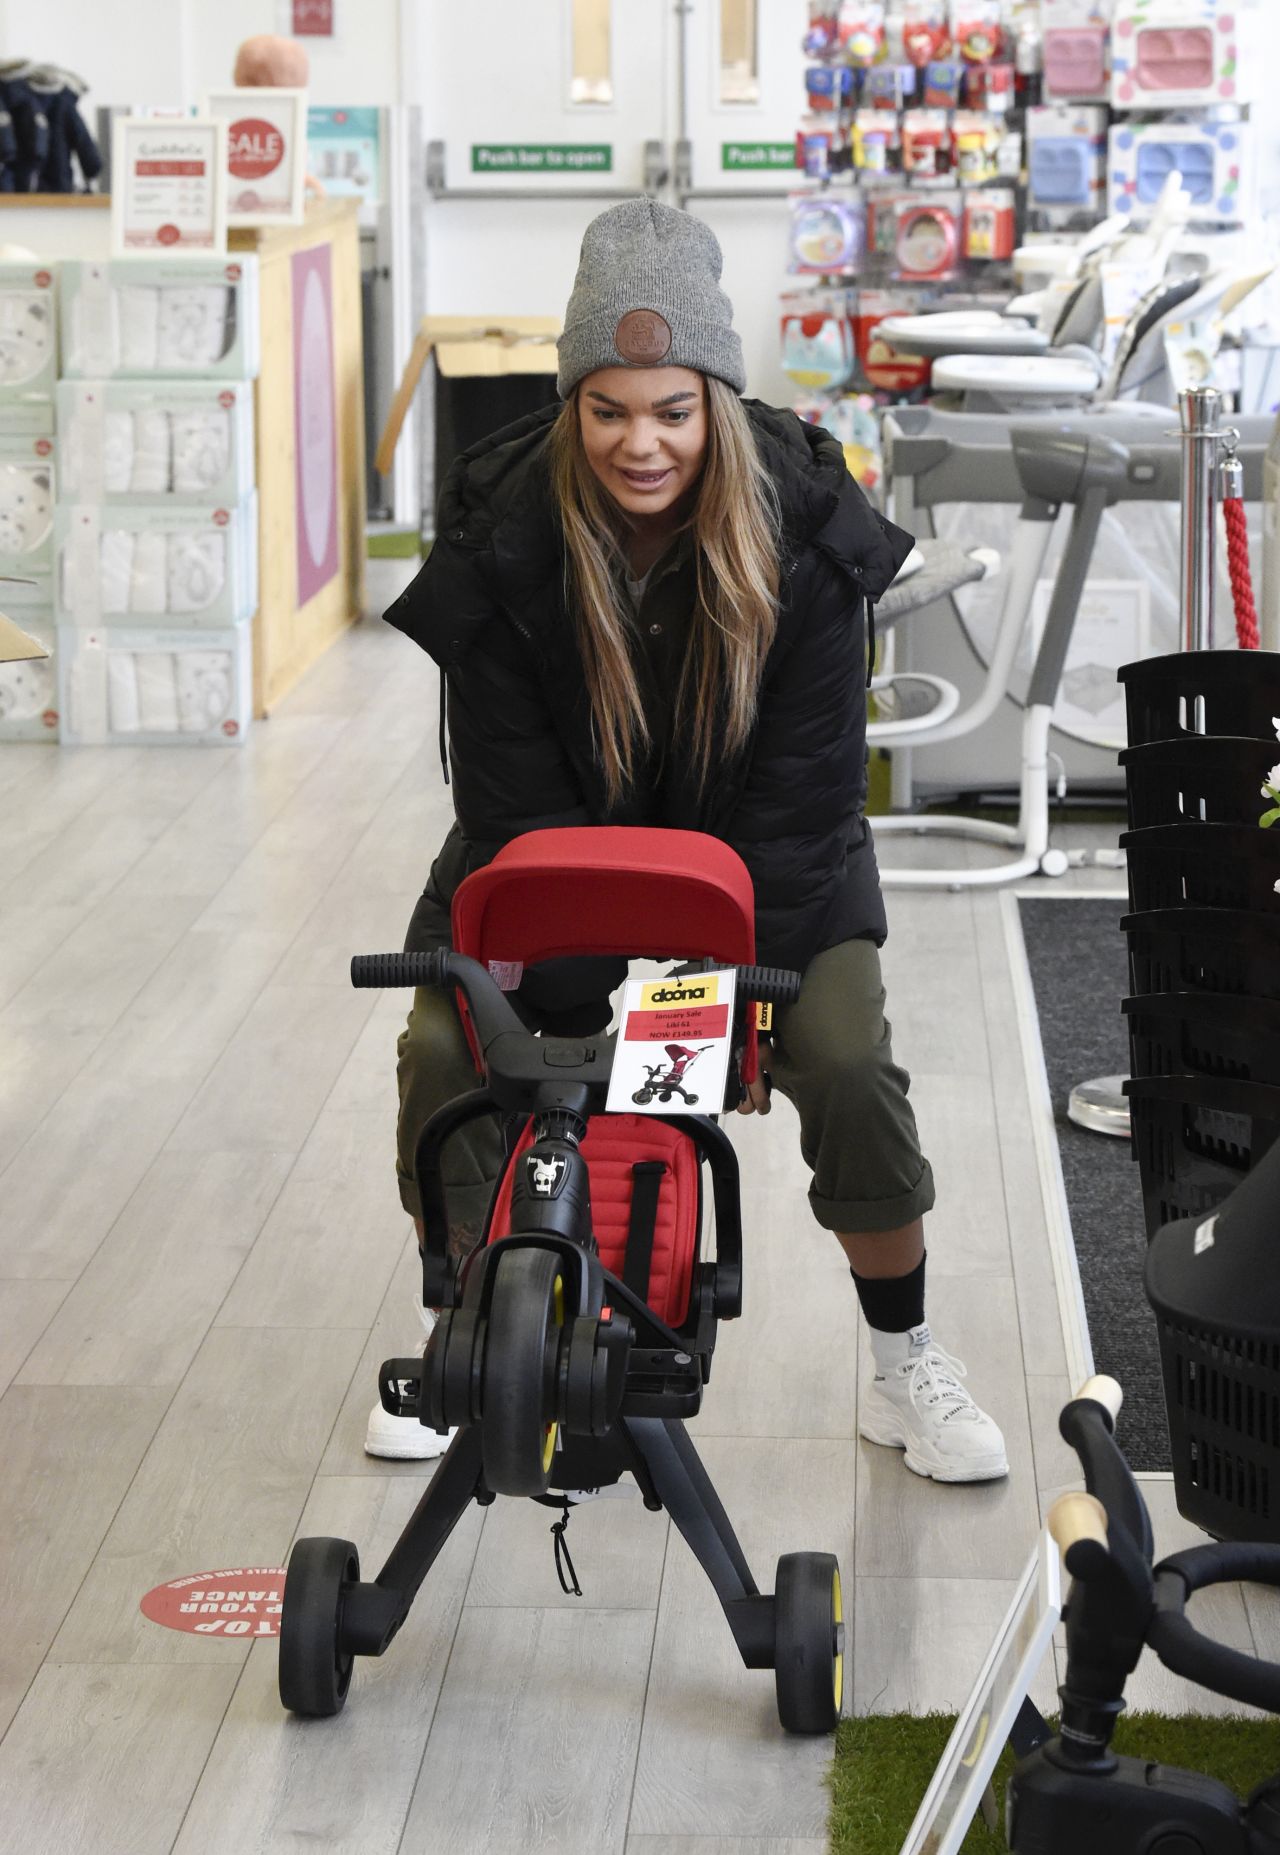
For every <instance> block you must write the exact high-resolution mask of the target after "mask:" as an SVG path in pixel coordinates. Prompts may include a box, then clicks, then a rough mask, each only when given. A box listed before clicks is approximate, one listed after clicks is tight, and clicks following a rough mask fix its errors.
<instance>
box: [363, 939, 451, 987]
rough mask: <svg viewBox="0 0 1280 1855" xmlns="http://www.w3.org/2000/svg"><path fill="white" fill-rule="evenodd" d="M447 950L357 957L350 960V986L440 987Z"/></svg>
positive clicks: (442, 982)
mask: <svg viewBox="0 0 1280 1855" xmlns="http://www.w3.org/2000/svg"><path fill="white" fill-rule="evenodd" d="M448 959H449V951H448V949H447V948H443V949H440V950H437V951H436V952H434V953H357V954H353V955H352V959H351V983H352V985H353V986H357V987H361V988H364V987H372V986H404V985H443V984H444V983H445V980H446V976H447V970H448V969H447V961H448Z"/></svg>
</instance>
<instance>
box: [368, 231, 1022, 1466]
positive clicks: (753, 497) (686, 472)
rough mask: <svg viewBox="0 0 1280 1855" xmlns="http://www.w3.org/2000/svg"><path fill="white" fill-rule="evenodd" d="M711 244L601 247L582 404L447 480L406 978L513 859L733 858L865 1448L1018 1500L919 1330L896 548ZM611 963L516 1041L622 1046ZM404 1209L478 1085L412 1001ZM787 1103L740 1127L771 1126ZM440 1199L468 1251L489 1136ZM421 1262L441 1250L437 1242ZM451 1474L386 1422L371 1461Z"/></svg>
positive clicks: (405, 1074) (438, 1027)
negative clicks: (764, 974)
mask: <svg viewBox="0 0 1280 1855" xmlns="http://www.w3.org/2000/svg"><path fill="white" fill-rule="evenodd" d="M720 269H721V259H720V250H719V246H718V245H717V243H716V240H715V237H714V235H713V234H712V233H711V231H710V230H709V228H708V227H707V226H706V225H704V224H703V223H702V222H701V221H700V220H698V219H695V218H693V217H692V216H691V215H689V214H687V213H682V212H676V211H675V210H674V209H672V208H670V207H666V206H660V205H656V204H654V203H652V202H650V201H647V200H631V201H627V202H625V203H624V204H622V205H620V206H616V207H614V208H612V209H611V210H610V211H609V212H606V213H603V214H601V216H600V217H599V218H598V219H596V220H594V221H593V222H592V224H591V225H590V226H589V227H588V229H587V233H586V236H585V238H584V240H583V246H582V257H581V262H580V265H579V269H578V275H577V280H576V282H575V285H574V290H573V296H572V298H571V300H570V303H569V307H568V311H567V313H566V317H565V332H564V334H563V336H562V337H561V339H560V343H559V355H560V367H559V382H558V384H559V390H560V396H561V399H562V401H563V404H562V405H561V406H560V407H559V408H558V409H548V410H547V411H546V412H539V413H535V414H533V415H531V416H530V417H528V418H526V419H524V420H522V421H521V422H520V423H519V424H516V425H513V426H511V427H510V428H508V429H507V430H506V431H502V432H499V433H497V434H496V435H495V436H494V437H492V438H489V439H487V440H486V441H485V442H484V443H483V444H480V445H477V446H476V447H475V449H474V450H472V451H470V452H468V453H467V454H466V455H465V456H463V457H461V458H460V459H459V460H458V462H457V463H456V464H455V465H454V467H453V469H452V470H451V472H450V474H449V478H448V481H447V482H446V484H445V485H444V490H443V494H442V497H441V505H440V521H439V524H438V537H437V540H436V545H435V548H434V550H433V552H432V554H431V558H430V559H429V560H428V562H427V564H426V565H425V566H424V568H423V569H422V572H421V573H420V574H419V576H418V578H417V579H416V580H415V582H414V583H413V585H412V586H411V587H410V588H409V590H408V591H407V592H406V593H405V594H404V595H403V597H402V598H400V599H399V600H397V602H396V604H395V605H394V606H393V607H392V608H391V610H390V611H389V612H388V613H387V617H388V619H389V620H390V622H391V623H392V624H393V625H396V626H397V627H398V628H399V629H400V630H402V631H404V632H405V633H406V634H407V635H408V636H409V637H411V638H413V639H414V640H415V641H416V642H417V643H418V644H420V645H421V646H422V647H423V649H424V650H426V651H428V652H429V653H430V655H431V656H432V657H433V658H434V659H435V661H436V662H437V663H438V664H439V665H440V667H441V670H442V673H443V678H444V681H445V684H446V687H447V694H448V721H449V732H450V737H451V754H450V759H451V762H452V768H453V793H454V808H455V812H456V817H457V823H456V824H455V826H454V828H453V830H452V831H451V832H450V833H449V836H448V838H447V839H446V841H445V844H444V847H443V849H442V850H441V852H440V854H439V856H438V857H437V859H436V862H435V865H434V867H433V869H432V871H431V875H430V878H429V880H428V883H427V887H426V890H425V893H424V894H423V896H422V899H421V901H420V902H419V904H418V907H417V908H416V909H415V911H414V916H413V920H412V921H411V923H410V927H409V933H408V937H407V941H406V946H407V947H408V948H410V949H427V948H431V947H436V946H441V945H446V944H447V943H448V937H449V900H450V897H451V896H452V894H453V891H454V889H455V888H456V887H457V885H458V883H459V882H460V881H461V880H462V879H463V877H464V876H465V875H466V874H467V873H468V872H469V871H471V870H473V869H476V868H477V867H479V866H480V865H482V864H484V863H486V862H487V861H488V860H489V859H490V858H491V857H492V856H493V855H494V854H495V852H496V851H497V850H498V849H499V848H500V846H501V845H502V844H503V843H505V842H506V841H507V840H508V839H510V838H512V837H515V836H516V835H518V834H519V833H520V832H523V831H530V830H536V829H538V828H542V827H547V826H554V825H591V824H646V825H666V826H669V827H674V828H677V829H682V830H695V831H706V832H710V833H712V834H713V835H715V836H717V837H720V838H723V839H724V840H725V841H726V842H727V843H729V844H731V845H732V846H733V848H734V849H735V850H736V851H737V852H738V853H739V855H740V856H741V857H742V858H743V860H744V862H745V863H746V865H747V868H748V869H749V870H750V872H751V875H752V878H753V881H754V884H755V896H756V931H757V953H758V958H759V959H760V960H761V961H762V962H764V963H766V964H770V965H777V966H786V967H793V968H796V969H798V970H800V971H801V972H802V973H803V975H804V978H803V985H802V987H801V992H800V997H799V999H798V1000H797V1002H796V1003H795V1004H794V1005H792V1006H790V1007H788V1008H786V1009H784V1010H779V1011H778V1012H777V1013H776V1014H775V1027H776V1028H775V1031H774V1034H773V1042H772V1047H771V1048H769V1049H766V1050H765V1052H764V1067H765V1069H767V1070H768V1071H769V1072H771V1077H772V1082H773V1083H774V1084H775V1085H776V1086H777V1087H778V1088H780V1089H781V1090H782V1092H783V1093H784V1094H785V1095H787V1096H788V1097H789V1098H790V1099H791V1100H792V1101H793V1102H794V1103H795V1105H796V1108H797V1109H798V1111H799V1117H800V1144H801V1151H802V1153H803V1156H804V1159H805V1162H806V1164H807V1165H808V1166H809V1167H810V1168H811V1170H812V1172H813V1183H812V1186H811V1189H810V1193H809V1200H810V1204H811V1206H812V1209H813V1212H814V1215H815V1217H816V1218H817V1221H818V1223H819V1224H821V1225H823V1226H825V1228H827V1229H829V1230H831V1231H833V1232H834V1233H835V1235H836V1237H837V1240H838V1241H839V1243H840V1244H841V1246H842V1247H843V1249H844V1252H845V1255H846V1257H847V1258H848V1261H849V1265H850V1270H851V1272H852V1275H853V1280H854V1286H855V1288H856V1290H857V1294H858V1298H859V1300H860V1302H861V1305H862V1309H863V1312H864V1314H865V1316H866V1319H867V1322H868V1324H869V1327H870V1330H871V1344H872V1349H873V1352H874V1355H875V1362H876V1376H875V1382H874V1385H873V1388H872V1390H871V1392H870V1394H869V1396H867V1397H865V1398H864V1399H863V1401H862V1408H861V1410H860V1413H859V1429H860V1432H861V1434H862V1435H863V1436H864V1437H867V1438H869V1439H870V1440H871V1441H873V1442H877V1443H885V1444H889V1445H891V1446H894V1447H898V1448H901V1449H903V1450H904V1452H905V1460H906V1463H907V1466H908V1467H909V1468H911V1469H913V1470H914V1471H915V1472H916V1473H917V1474H920V1475H928V1476H932V1477H933V1478H934V1479H936V1480H939V1481H981V1480H987V1479H991V1478H994V1477H998V1476H1001V1475H1004V1474H1006V1473H1007V1464H1006V1460H1005V1451H1004V1443H1003V1439H1002V1437H1001V1435H1000V1432H999V1430H998V1428H997V1427H996V1425H995V1424H994V1423H993V1422H992V1420H991V1419H990V1418H989V1417H987V1416H986V1415H985V1414H984V1413H983V1412H981V1411H980V1410H979V1409H978V1408H977V1406H976V1405H975V1404H974V1403H973V1401H972V1399H971V1398H970V1397H969V1396H968V1394H967V1393H966V1392H965V1390H964V1389H963V1387H962V1385H961V1383H960V1379H961V1377H962V1376H963V1373H964V1368H963V1367H962V1366H961V1365H960V1364H959V1362H958V1361H956V1360H954V1359H951V1358H950V1357H949V1356H948V1355H947V1354H945V1353H944V1352H942V1351H941V1350H940V1349H939V1348H938V1347H937V1346H935V1344H934V1343H933V1340H932V1338H931V1335H930V1332H929V1328H928V1325H927V1323H926V1320H925V1302H924V1274H925V1261H924V1254H925V1253H924V1234H923V1222H922V1220H923V1217H924V1214H925V1212H926V1211H927V1210H928V1209H929V1208H930V1207H931V1205H932V1203H933V1180H932V1176H931V1173H930V1170H929V1166H928V1164H927V1162H926V1161H925V1160H924V1159H923V1158H922V1157H921V1154H920V1149H919V1145H918V1142H917V1138H916V1128H915V1120H914V1117H913V1115H912V1112H911V1109H910V1107H909V1105H908V1102H907V1087H908V1078H907V1076H906V1074H905V1072H904V1071H903V1070H901V1069H900V1068H898V1067H897V1066H896V1065H895V1063H894V1061H893V1057H892V1052H891V1048H890V1042H889V1027H888V1025H887V1024H886V1023H885V1020H884V1011H883V1008H884V991H883V987H882V985H881V982H880V967H879V958H878V952H877V949H878V948H879V946H880V945H881V944H882V943H883V941H884V938H885V934H886V925H885V917H884V907H883V903H882V901H881V896H880V887H879V878H878V875H877V872H876V864H875V852H874V849H873V846H872V842H871V834H870V831H869V830H868V828H867V825H866V822H865V820H864V818H863V816H862V806H863V802H864V799H865V796H866V733H865V727H866V671H867V639H866V632H865V614H866V606H867V601H868V600H869V599H870V600H874V599H875V598H876V597H878V596H879V595H880V594H881V593H882V592H883V591H884V590H885V588H886V587H887V586H888V585H889V583H890V581H891V580H892V579H893V577H894V575H895V573H896V572H897V570H898V568H899V566H900V565H901V563H902V561H903V559H904V558H905V556H906V554H907V552H908V550H909V547H910V540H909V538H908V537H907V536H906V535H905V534H903V533H902V532H901V531H900V530H899V529H896V528H894V527H892V526H891V525H890V524H889V523H888V522H885V521H884V520H882V519H881V518H880V517H879V516H877V515H876V514H875V513H874V512H873V511H872V509H871V508H870V506H869V504H868V503H867V502H866V501H865V499H864V498H863V496H862V494H861V491H860V490H859V489H858V487H857V485H856V484H855V483H854V481H853V479H852V478H851V477H850V476H849V475H848V473H847V472H846V470H845V467H844V460H843V456H842V453H841V451H840V449H839V447H838V446H837V445H836V444H835V443H834V442H833V441H832V440H831V439H830V438H829V437H828V436H827V434H826V433H825V432H822V431H820V430H814V429H812V428H810V427H807V426H805V425H803V424H802V423H801V421H800V420H799V419H797V418H796V417H795V415H794V414H793V413H791V412H775V411H773V410H771V409H770V408H768V407H765V406H762V405H759V404H756V403H753V402H747V403H744V402H743V401H742V400H741V399H740V398H739V395H740V394H741V392H742V390H743V387H744V385H745V371H744V367H743V359H742V348H741V344H740V342H739V340H738V337H737V335H736V334H735V333H734V330H733V327H732V323H731V314H732V311H731V308H730V304H729V301H728V299H727V298H726V297H725V295H724V294H723V292H722V291H721V290H720V288H719V278H720ZM606 964H607V963H604V962H592V961H568V962H556V963H553V964H552V965H550V966H547V967H544V968H542V969H541V970H540V971H539V972H537V973H534V974H531V975H529V976H527V977H526V979H525V981H524V983H523V985H522V986H521V988H520V992H519V994H518V995H517V1003H518V1005H519V1007H520V1009H521V1010H522V1012H523V1014H524V1015H525V1017H526V1019H527V1021H528V1022H530V1023H531V1024H533V1025H535V1026H540V1027H542V1028H546V1029H550V1030H552V1031H560V1032H561V1033H563V1034H569V1035H575V1034H576V1035H585V1034H590V1033H592V1032H595V1031H598V1030H600V1029H602V1028H603V1026H604V1025H605V1023H606V1022H607V1020H608V1015H609V1009H608V999H607V994H608V991H609V989H610V987H611V986H612V985H613V984H614V983H616V979H617V974H616V972H614V971H613V970H608V971H602V970H601V969H602V967H603V966H605V965H606ZM399 1054H400V1063H399V1081H400V1104H401V1110H400V1127H399V1152H400V1168H399V1170H400V1186H401V1196H402V1199H403V1202H404V1204H405V1206H406V1208H407V1209H408V1210H409V1211H411V1212H412V1213H413V1215H414V1217H415V1219H417V1218H418V1215H419V1206H418V1203H417V1199H416V1194H415V1190H414V1185H413V1179H412V1162H413V1153H414V1148H415V1142H416V1139H417V1134H418V1132H419V1130H420V1129H421V1127H422V1126H423V1125H424V1123H425V1121H426V1119H427V1118H428V1116H429V1115H430V1114H431V1113H432V1112H433V1111H434V1110H435V1108H436V1107H438V1106H439V1105H440V1104H441V1103H442V1102H443V1101H445V1100H448V1099H451V1098H452V1097H453V1096H454V1095H456V1094H459V1093H461V1092H462V1091H464V1090H465V1089H468V1088H470V1087H472V1086H474V1078H473V1072H472V1070H471V1067H470V1060H469V1057H468V1054H467V1050H466V1045H465V1042H464V1040H463V1037H462V1033H461V1030H460V1027H459V1024H458V1020H457V1017H456V1014H455V1012H454V1009H453V1006H452V1004H451V1003H450V1002H449V1001H448V1000H447V999H446V998H444V997H443V996H442V995H440V994H439V993H435V992H428V991H425V990H424V991H421V992H419V993H418V995H417V997H416V999H415V1002H414V1007H413V1011H412V1014H411V1016H410V1019H409V1023H408V1026H407V1028H406V1030H405V1032H404V1033H403V1035H402V1036H401V1039H400V1046H399ZM768 1111H769V1096H768V1086H767V1084H766V1082H765V1081H764V1080H763V1079H761V1080H760V1081H757V1082H756V1083H754V1084H753V1085H752V1087H751V1090H750V1093H749V1097H748V1099H746V1100H744V1102H743V1103H742V1106H741V1110H740V1112H742V1113H746V1114H750V1113H760V1114H767V1113H768ZM453 1146H454V1147H455V1148H459V1149H461V1150H460V1151H458V1152H455V1154H454V1157H453V1159H452V1162H451V1165H450V1167H449V1170H448V1174H447V1177H446V1184H447V1186H448V1187H449V1196H450V1204H451V1208H452V1215H453V1217H454V1219H455V1228H454V1229H453V1230H452V1231H451V1242H452V1243H453V1244H454V1247H455V1248H456V1249H457V1250H460V1251H463V1250H465V1249H466V1248H468V1247H470V1246H471V1245H473V1244H474V1243H475V1242H476V1241H477V1239H478V1235H479V1231H480V1228H481V1225H482V1222H483V1217H484V1212H485V1207H486V1205H487V1202H488V1198H489V1194H490V1191H491V1187H492V1180H493V1178H494V1176H495V1175H496V1173H497V1171H498V1169H499V1166H500V1148H499V1145H498V1137H497V1133H496V1130H495V1129H493V1128H492V1126H491V1125H489V1124H484V1126H483V1132H482V1134H481V1135H479V1136H474V1137H473V1138H471V1139H470V1141H469V1142H467V1144H466V1145H465V1147H464V1146H463V1139H462V1137H460V1138H459V1139H457V1140H455V1141H454V1142H453ZM419 1234H421V1224H420V1223H419ZM443 1446H444V1444H443V1441H442V1439H440V1438H438V1437H436V1436H435V1434H434V1433H433V1432H431V1431H427V1430H425V1429H423V1427H422V1426H421V1425H419V1424H417V1423H416V1421H414V1420H413V1419H403V1418H392V1417H387V1416H386V1415H384V1413H383V1412H382V1411H381V1409H380V1408H376V1409H375V1411H374V1413H373V1416H372V1417H371V1419H370V1432H369V1438H368V1441H367V1443H366V1447H367V1448H368V1449H369V1451H370V1453H371V1454H377V1455H399V1454H414V1455H423V1454H428V1453H436V1452H437V1451H438V1450H439V1449H440V1448H443Z"/></svg>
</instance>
